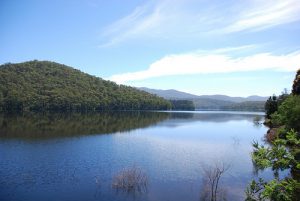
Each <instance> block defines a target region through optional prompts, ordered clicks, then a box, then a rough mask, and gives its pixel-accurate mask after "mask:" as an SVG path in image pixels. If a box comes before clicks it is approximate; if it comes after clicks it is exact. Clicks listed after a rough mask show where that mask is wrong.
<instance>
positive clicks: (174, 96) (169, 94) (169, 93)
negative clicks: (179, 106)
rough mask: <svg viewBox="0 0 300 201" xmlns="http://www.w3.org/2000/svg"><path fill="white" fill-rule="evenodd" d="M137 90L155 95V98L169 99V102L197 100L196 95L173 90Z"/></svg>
mask: <svg viewBox="0 0 300 201" xmlns="http://www.w3.org/2000/svg"><path fill="white" fill-rule="evenodd" d="M138 89H140V90H143V91H146V92H148V93H151V94H155V95H157V96H160V97H163V98H165V99H169V100H178V99H193V98H199V96H197V95H193V94H189V93H185V92H181V91H177V90H174V89H168V90H160V89H149V88H146V87H140V88H138Z"/></svg>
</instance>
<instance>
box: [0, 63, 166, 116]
mask: <svg viewBox="0 0 300 201" xmlns="http://www.w3.org/2000/svg"><path fill="white" fill-rule="evenodd" d="M170 108H171V103H170V101H167V100H165V99H163V98H161V97H158V96H156V95H153V94H150V93H147V92H144V91H140V90H137V89H136V88H133V87H129V86H124V85H117V84H116V83H114V82H110V81H106V80H103V79H101V78H98V77H95V76H91V75H88V74H86V73H83V72H81V71H79V70H76V69H74V68H72V67H69V66H66V65H62V64H59V63H55V62H49V61H29V62H24V63H17V64H11V63H8V64H4V65H0V111H1V110H5V111H11V110H18V111H20V110H21V111H24V110H26V111H27V110H35V111H45V110H51V111H53V110H54V111H73V110H76V111H77V110H80V111H81V110H84V111H86V110H160V109H163V110H166V109H170Z"/></svg>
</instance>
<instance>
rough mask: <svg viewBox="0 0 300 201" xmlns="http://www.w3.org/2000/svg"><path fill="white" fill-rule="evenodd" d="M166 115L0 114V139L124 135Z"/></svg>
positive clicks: (147, 113)
mask: <svg viewBox="0 0 300 201" xmlns="http://www.w3.org/2000/svg"><path fill="white" fill-rule="evenodd" d="M169 116H170V115H169V114H168V113H158V112H103V113H93V114H78V113H75V114H74V113H70V114H33V113H29V114H22V115H2V116H0V138H29V139H30V138H51V137H66V136H79V135H87V134H108V133H115V132H124V131H130V130H132V129H137V128H144V127H148V126H151V125H153V124H156V123H158V122H160V121H163V120H165V119H167V118H168V117H169Z"/></svg>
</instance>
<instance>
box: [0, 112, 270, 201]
mask: <svg viewBox="0 0 300 201" xmlns="http://www.w3.org/2000/svg"><path fill="white" fill-rule="evenodd" d="M258 115H260V116H262V115H263V114H262V113H240V112H118V113H100V114H99V113H98V114H46V115H35V114H25V115H9V116H0V186H1V188H0V200H1V201H2V200H20V201H26V200H39V201H43V200H70V201H71V200H72V201H76V200H86V201H88V200H95V201H96V200H107V201H113V200H116V201H118V200H120V201H121V200H137V201H139V200H153V201H168V200H172V201H177V200H178V201H179V200H180V201H181V200H191V201H193V200H205V199H204V198H205V195H206V193H207V191H208V189H207V188H205V183H206V182H205V181H206V179H207V175H206V174H205V170H208V169H212V168H213V167H215V166H216V165H219V164H223V165H226V167H228V170H227V171H226V172H225V173H224V175H222V177H221V179H220V184H219V190H220V192H222V193H221V194H220V196H222V197H225V198H227V200H232V201H234V200H243V199H244V190H245V188H246V186H247V184H248V183H249V181H250V180H251V179H252V178H255V177H256V176H257V175H255V174H254V170H253V166H252V162H251V158H250V152H251V151H252V147H251V142H252V141H253V140H257V141H259V142H260V141H261V140H262V138H263V136H264V134H265V133H266V130H267V128H265V127H264V126H262V125H255V124H254V123H253V118H254V117H255V116H258ZM131 167H138V168H139V169H140V170H141V171H142V172H144V173H145V174H146V175H147V177H148V185H147V186H146V188H144V189H142V190H141V191H129V192H127V191H122V190H116V189H114V188H112V180H113V178H114V177H115V175H116V174H118V172H120V171H122V170H123V169H124V168H131ZM259 176H263V177H265V178H271V177H272V173H271V172H270V171H264V172H261V173H259Z"/></svg>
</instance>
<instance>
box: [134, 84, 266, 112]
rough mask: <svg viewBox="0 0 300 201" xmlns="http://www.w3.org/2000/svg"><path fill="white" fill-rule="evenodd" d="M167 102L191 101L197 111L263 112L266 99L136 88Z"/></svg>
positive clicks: (254, 96)
mask: <svg viewBox="0 0 300 201" xmlns="http://www.w3.org/2000/svg"><path fill="white" fill-rule="evenodd" d="M138 89H140V90H142V91H146V92H148V93H151V94H155V95H157V96H159V97H162V98H165V99H168V100H191V101H193V103H194V105H195V108H196V109H198V110H249V111H263V110H264V104H265V101H266V100H267V99H268V97H262V96H256V95H253V96H248V97H231V96H226V95H200V96H198V95H194V94H190V93H186V92H182V91H177V90H174V89H169V90H160V89H150V88H146V87H141V88H138Z"/></svg>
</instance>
